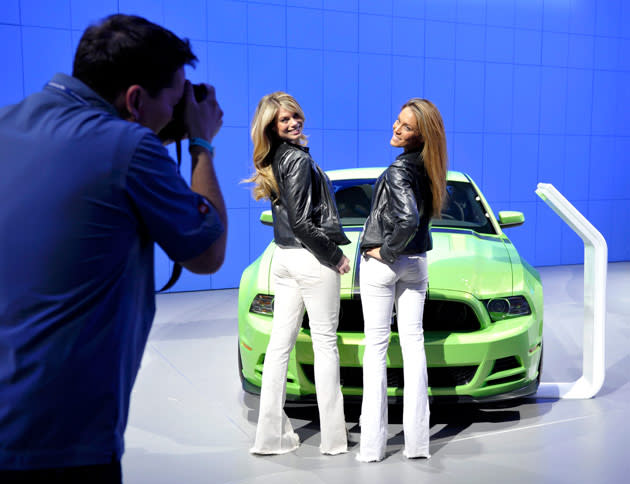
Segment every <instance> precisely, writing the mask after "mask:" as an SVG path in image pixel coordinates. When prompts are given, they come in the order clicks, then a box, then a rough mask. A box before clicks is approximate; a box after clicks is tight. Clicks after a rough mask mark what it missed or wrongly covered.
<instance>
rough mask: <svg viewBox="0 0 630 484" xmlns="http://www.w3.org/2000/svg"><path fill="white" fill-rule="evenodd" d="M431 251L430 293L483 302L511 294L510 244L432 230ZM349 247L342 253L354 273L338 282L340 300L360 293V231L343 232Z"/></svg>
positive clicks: (498, 239) (462, 232)
mask: <svg viewBox="0 0 630 484" xmlns="http://www.w3.org/2000/svg"><path fill="white" fill-rule="evenodd" d="M431 233H432V237H433V250H431V251H429V252H428V253H427V258H428V261H429V288H430V290H431V291H436V292H438V291H444V290H447V291H460V292H466V293H469V294H472V295H474V296H475V297H476V298H478V299H484V298H486V297H491V296H494V295H497V294H501V295H508V294H511V292H512V262H511V260H510V256H509V253H508V250H507V248H506V246H505V244H506V243H508V244H509V243H510V242H509V240H507V239H505V238H501V237H498V236H488V235H482V234H477V233H475V232H473V231H470V230H460V229H442V228H434V229H432V231H431ZM346 235H347V236H348V238H349V239H350V240H351V241H352V244H350V245H347V246H343V247H342V249H343V251H344V253H345V254H346V256H348V257H349V258H350V260H351V261H355V264H354V265H355V267H354V268H353V269H355V270H353V271H351V272H350V273H348V274H346V275H344V276H343V277H342V278H341V293H342V297H343V295H344V294H345V295H346V296H351V295H352V294H355V295H356V294H357V293H358V292H359V277H358V270H357V269H358V265H359V264H360V255H359V254H358V239H359V236H360V230H352V229H350V230H346Z"/></svg>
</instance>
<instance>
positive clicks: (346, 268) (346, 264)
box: [337, 255, 350, 274]
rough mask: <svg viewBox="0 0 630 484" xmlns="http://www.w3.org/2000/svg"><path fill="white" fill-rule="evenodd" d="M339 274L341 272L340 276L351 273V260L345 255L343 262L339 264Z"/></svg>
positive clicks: (342, 257)
mask: <svg viewBox="0 0 630 484" xmlns="http://www.w3.org/2000/svg"><path fill="white" fill-rule="evenodd" d="M337 272H339V274H345V273H346V272H350V259H348V258H347V257H346V256H345V255H342V256H341V260H340V261H339V263H338V264H337Z"/></svg>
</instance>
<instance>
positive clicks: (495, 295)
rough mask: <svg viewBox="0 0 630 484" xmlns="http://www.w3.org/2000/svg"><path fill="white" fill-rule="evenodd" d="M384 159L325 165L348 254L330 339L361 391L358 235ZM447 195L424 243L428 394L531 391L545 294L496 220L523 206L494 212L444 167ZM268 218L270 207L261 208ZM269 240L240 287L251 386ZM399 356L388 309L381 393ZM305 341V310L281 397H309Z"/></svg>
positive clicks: (394, 379)
mask: <svg viewBox="0 0 630 484" xmlns="http://www.w3.org/2000/svg"><path fill="white" fill-rule="evenodd" d="M383 170H384V168H355V169H349V170H333V171H329V172H328V175H329V177H330V179H331V181H332V184H333V187H334V190H335V198H336V200H337V206H338V209H339V215H340V217H341V222H342V224H343V227H344V230H345V232H346V235H347V236H348V238H349V239H350V240H351V241H352V243H351V244H350V245H346V246H343V247H342V249H343V251H344V253H345V255H346V256H347V257H348V258H349V259H350V260H351V261H353V262H354V263H353V264H352V270H351V271H350V272H349V273H348V274H345V275H343V276H342V277H341V294H340V298H341V311H340V315H339V328H338V330H337V334H338V336H339V337H338V345H339V355H340V363H341V385H342V392H343V394H344V396H345V397H346V398H352V397H353V396H354V397H357V396H360V395H361V394H362V387H363V371H362V367H361V365H362V360H363V351H364V334H363V314H362V311H361V293H360V288H359V277H358V269H359V253H358V241H359V236H360V235H361V230H362V228H363V224H364V222H365V219H366V218H367V216H368V214H369V211H370V200H371V195H372V188H373V185H374V182H375V181H376V179H377V178H378V176H379V175H380V174H381V173H382V172H383ZM447 191H448V199H447V203H446V205H445V208H444V210H443V211H442V214H441V217H440V218H439V219H437V218H436V219H433V221H432V228H431V233H432V237H433V250H431V251H429V252H428V261H429V291H428V297H427V300H426V303H425V310H424V318H423V326H424V332H425V348H426V356H427V366H428V374H429V396H430V397H431V399H432V401H468V402H485V401H492V400H501V399H505V398H512V397H519V396H525V395H530V394H533V393H535V392H536V390H537V388H538V383H539V381H540V373H541V367H542V333H543V294H542V284H541V281H540V276H539V275H538V272H537V271H536V270H535V269H534V268H533V267H532V266H530V265H529V264H528V263H527V262H526V261H525V260H524V259H523V258H522V257H521V256H520V255H519V254H518V252H517V251H516V248H515V247H514V245H512V243H511V242H510V240H509V239H508V238H507V237H506V236H505V234H504V233H503V229H505V228H507V227H514V226H517V225H521V224H522V223H523V222H524V216H523V214H522V213H521V212H512V211H504V212H499V213H498V218H497V217H495V215H494V214H493V212H492V210H491V209H490V206H489V205H488V203H487V202H486V200H485V198H484V197H483V195H482V193H481V192H480V191H479V189H478V188H477V186H476V185H475V183H474V182H473V181H472V180H471V178H470V177H469V176H467V175H465V174H463V173H459V172H453V171H451V172H449V173H448V183H447ZM261 222H263V223H266V224H270V223H271V222H272V220H271V212H270V211H266V212H263V213H262V215H261ZM274 249H275V244H274V243H273V242H271V243H270V244H269V246H268V247H267V248H266V249H265V251H264V252H263V253H262V255H261V256H260V257H258V259H256V260H255V261H254V262H253V263H252V264H251V265H250V266H249V267H247V268H246V269H245V271H244V272H243V275H242V278H241V283H240V287H239V296H238V335H239V343H238V350H239V372H240V377H241V381H242V384H243V388H244V390H245V391H247V392H250V393H259V392H260V386H261V383H262V373H263V363H264V360H265V351H266V348H267V343H268V341H269V335H270V333H271V321H272V316H273V287H272V284H271V278H270V266H271V261H272V258H273V254H274ZM402 366H403V360H402V354H401V349H400V344H399V339H398V333H397V328H396V314H395V313H394V314H392V333H391V339H390V344H389V350H388V369H387V372H388V373H387V379H388V389H387V391H388V395H389V396H390V397H394V398H395V397H401V396H402V394H403V391H404V381H403V371H402ZM314 398H315V384H314V371H313V348H312V344H311V337H310V330H309V325H308V315H307V314H305V315H304V320H303V322H302V328H301V329H300V332H299V334H298V337H297V342H296V345H295V348H294V349H293V351H292V353H291V357H290V360H289V369H288V375H287V400H293V401H306V402H308V401H313V400H314Z"/></svg>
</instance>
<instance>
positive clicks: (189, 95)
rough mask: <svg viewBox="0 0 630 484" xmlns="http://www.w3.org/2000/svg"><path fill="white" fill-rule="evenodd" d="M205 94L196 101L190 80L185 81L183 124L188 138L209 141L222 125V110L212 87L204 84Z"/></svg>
mask: <svg viewBox="0 0 630 484" xmlns="http://www.w3.org/2000/svg"><path fill="white" fill-rule="evenodd" d="M204 86H205V88H206V90H207V96H206V98H205V99H204V100H202V101H197V100H196V99H195V96H194V92H193V87H192V84H191V83H190V81H186V85H185V87H184V99H185V109H184V124H185V125H186V132H187V133H188V137H189V138H201V139H204V140H206V141H208V142H209V143H210V142H212V140H213V139H214V137H215V136H216V134H217V133H218V132H219V130H220V129H221V126H222V125H223V111H222V110H221V107H220V106H219V103H218V102H217V99H216V93H215V91H214V87H213V86H211V85H210V84H204Z"/></svg>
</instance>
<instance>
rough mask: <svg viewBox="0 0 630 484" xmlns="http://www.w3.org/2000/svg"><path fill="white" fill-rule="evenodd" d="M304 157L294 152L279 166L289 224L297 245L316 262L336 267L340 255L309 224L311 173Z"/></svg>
mask: <svg viewBox="0 0 630 484" xmlns="http://www.w3.org/2000/svg"><path fill="white" fill-rule="evenodd" d="M311 163H312V162H311V159H310V157H309V156H308V155H307V154H302V153H297V152H294V153H292V154H291V155H289V156H288V157H287V158H286V159H285V160H284V163H283V164H284V166H283V167H282V172H283V178H284V179H283V180H282V181H281V183H282V188H283V190H282V191H283V201H284V204H285V206H286V210H287V215H288V218H289V223H290V225H291V228H292V229H293V233H294V234H295V236H296V237H297V238H298V239H299V240H300V242H301V243H302V244H303V245H304V246H305V247H306V248H307V249H308V250H309V251H310V252H311V253H313V255H315V257H317V259H318V260H319V261H320V262H322V263H324V264H327V265H331V266H336V265H337V264H338V263H339V261H340V260H341V257H342V256H343V252H342V251H341V249H340V248H339V247H337V244H335V243H334V242H333V241H332V240H330V239H329V238H328V236H327V235H326V234H325V233H324V232H323V230H322V229H321V228H320V227H317V226H316V225H315V224H314V223H313V217H312V215H313V210H314V206H313V193H312V190H313V188H312V187H313V180H312V177H313V170H312V166H311Z"/></svg>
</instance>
